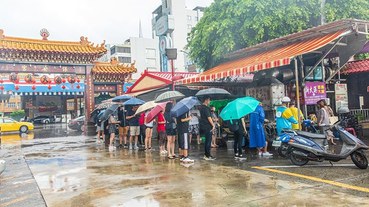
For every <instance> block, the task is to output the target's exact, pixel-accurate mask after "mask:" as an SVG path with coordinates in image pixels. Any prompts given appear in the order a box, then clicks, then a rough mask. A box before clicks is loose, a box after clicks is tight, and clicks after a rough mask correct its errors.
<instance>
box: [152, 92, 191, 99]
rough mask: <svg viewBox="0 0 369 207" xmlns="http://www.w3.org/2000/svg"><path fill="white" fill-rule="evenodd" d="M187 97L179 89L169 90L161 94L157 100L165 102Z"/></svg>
mask: <svg viewBox="0 0 369 207" xmlns="http://www.w3.org/2000/svg"><path fill="white" fill-rule="evenodd" d="M183 97H185V95H183V94H182V93H181V92H178V91H167V92H165V93H162V94H160V95H159V96H158V97H157V98H156V99H155V102H165V101H170V100H176V99H180V98H183Z"/></svg>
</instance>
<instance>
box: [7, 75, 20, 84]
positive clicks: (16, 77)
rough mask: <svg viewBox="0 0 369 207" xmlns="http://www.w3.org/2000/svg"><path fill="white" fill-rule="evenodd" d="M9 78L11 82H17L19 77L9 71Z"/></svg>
mask: <svg viewBox="0 0 369 207" xmlns="http://www.w3.org/2000/svg"><path fill="white" fill-rule="evenodd" d="M9 80H10V81H11V82H13V83H18V82H19V77H18V75H17V74H16V73H11V74H10V76H9Z"/></svg>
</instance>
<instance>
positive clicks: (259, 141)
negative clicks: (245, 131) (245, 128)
mask: <svg viewBox="0 0 369 207" xmlns="http://www.w3.org/2000/svg"><path fill="white" fill-rule="evenodd" d="M264 119H265V113H264V109H263V107H262V106H260V105H259V106H257V107H256V109H255V111H254V112H252V113H251V114H250V129H249V134H250V148H262V147H265V133H264Z"/></svg>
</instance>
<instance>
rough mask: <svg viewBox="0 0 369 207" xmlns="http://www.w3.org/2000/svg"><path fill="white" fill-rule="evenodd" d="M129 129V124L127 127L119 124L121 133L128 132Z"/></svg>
mask: <svg viewBox="0 0 369 207" xmlns="http://www.w3.org/2000/svg"><path fill="white" fill-rule="evenodd" d="M128 129H129V127H127V126H125V127H122V126H119V134H128Z"/></svg>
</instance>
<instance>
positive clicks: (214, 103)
mask: <svg viewBox="0 0 369 207" xmlns="http://www.w3.org/2000/svg"><path fill="white" fill-rule="evenodd" d="M231 101H232V100H230V99H225V100H213V101H210V106H214V107H215V109H216V110H217V111H218V110H219V109H221V108H223V107H225V106H226V105H227V104H228V103H229V102H231Z"/></svg>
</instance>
